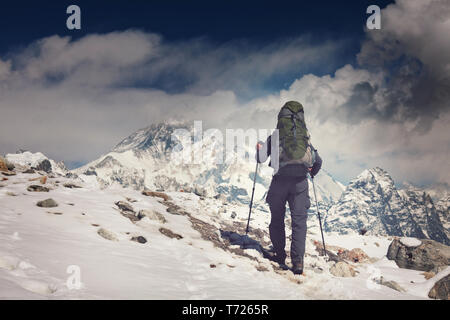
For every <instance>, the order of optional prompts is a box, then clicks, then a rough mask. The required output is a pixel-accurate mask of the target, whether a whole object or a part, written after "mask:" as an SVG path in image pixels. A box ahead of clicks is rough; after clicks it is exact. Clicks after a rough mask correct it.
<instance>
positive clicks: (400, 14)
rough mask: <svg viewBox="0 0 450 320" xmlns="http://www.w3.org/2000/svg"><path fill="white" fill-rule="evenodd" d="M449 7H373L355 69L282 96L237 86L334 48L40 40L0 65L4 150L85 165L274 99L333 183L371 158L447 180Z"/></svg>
mask: <svg viewBox="0 0 450 320" xmlns="http://www.w3.org/2000/svg"><path fill="white" fill-rule="evenodd" d="M449 7H450V4H449V3H448V1H438V0H434V1H432V0H420V1H416V0H411V1H410V0H408V1H403V0H401V1H400V0H399V1H397V4H395V5H390V6H388V7H387V8H386V9H384V10H383V11H382V30H376V31H367V39H366V41H365V42H364V44H363V46H362V49H361V53H360V54H359V56H358V59H359V61H360V63H361V66H359V67H352V66H349V65H347V66H344V67H342V68H339V69H338V70H336V72H335V73H334V74H332V75H325V76H321V77H318V76H315V75H312V74H308V75H305V76H302V77H301V78H299V79H297V80H296V81H294V82H293V83H292V84H291V86H290V87H289V88H288V89H287V90H282V91H280V92H278V93H274V94H271V95H265V96H262V97H260V98H256V99H253V100H251V101H247V102H241V101H240V99H238V98H237V95H236V92H237V91H241V92H242V91H244V92H245V90H254V88H255V87H258V86H259V85H260V84H261V83H263V82H264V81H266V80H268V79H270V78H271V77H272V76H274V75H278V74H283V73H287V72H298V73H301V72H300V70H302V69H303V68H304V67H305V66H307V65H308V64H313V65H314V64H316V65H317V64H323V63H327V61H330V60H332V55H333V53H334V52H335V50H337V49H338V48H339V44H333V43H324V44H323V45H320V46H313V47H312V46H309V45H308V44H307V42H305V41H304V40H303V39H291V41H280V42H279V43H275V44H271V45H268V46H265V47H255V46H253V45H249V44H245V43H243V42H232V43H227V44H223V45H219V46H217V45H213V44H211V43H209V42H208V41H206V40H204V39H193V40H191V41H186V42H176V43H169V42H165V41H164V39H162V38H161V37H159V36H157V35H154V34H148V33H144V32H141V31H133V30H130V31H125V32H114V33H110V34H106V35H90V36H86V37H84V38H82V39H79V40H77V41H72V40H71V39H70V38H61V37H58V36H53V37H50V38H46V39H42V40H40V41H37V42H35V43H33V44H31V45H30V47H29V48H27V49H26V50H24V51H22V52H19V53H18V54H15V55H12V56H11V57H10V58H9V60H7V61H2V60H0V108H1V110H0V114H1V117H0V152H3V153H6V152H14V151H15V150H16V149H18V148H30V149H32V150H36V151H42V152H44V153H47V154H48V155H49V156H51V157H53V158H56V159H58V160H59V159H62V160H69V161H88V160H92V159H94V158H96V157H98V156H99V155H100V154H101V153H104V152H107V151H108V150H109V149H110V148H111V147H112V146H114V145H115V144H116V143H117V142H118V141H120V140H121V139H122V138H124V137H125V136H127V135H128V134H130V133H132V132H134V131H135V130H137V129H138V128H142V127H145V126H147V125H149V124H151V123H155V122H159V121H162V120H166V119H169V118H177V119H186V120H192V121H193V120H204V124H205V125H204V127H217V128H249V127H254V128H273V127H275V125H276V115H277V112H278V111H279V109H280V107H281V106H282V105H283V104H284V103H285V102H286V101H288V100H298V101H300V102H302V103H303V104H304V106H305V115H306V120H307V123H308V127H309V129H310V131H311V134H312V139H313V142H314V144H315V146H316V147H317V148H318V149H319V151H320V153H321V155H322V157H323V158H324V164H325V168H326V169H328V171H330V172H332V173H334V174H335V175H336V176H337V177H338V178H341V179H343V180H344V181H345V180H348V179H350V178H353V177H354V176H355V175H357V174H359V173H360V172H361V171H362V170H363V169H365V168H367V167H373V166H381V167H383V168H385V169H387V170H388V171H389V172H390V173H392V175H393V176H394V179H395V180H396V181H398V182H402V181H405V180H407V181H411V182H414V183H424V182H430V181H441V182H447V183H450V176H449V172H450V165H449V162H448V160H447V159H448V158H449V156H450V134H449V131H448V129H447V128H448V125H447V124H448V121H449V120H450V114H449V104H448V101H450V99H447V97H448V94H449V92H450V90H448V91H445V89H446V88H447V87H446V86H447V85H448V83H449V81H448V80H449V79H450V77H449V74H450V67H449V65H450V64H449V59H450V58H449V57H450V44H449V41H450V38H449V37H448V34H450V29H449V28H450V24H449V21H450V13H449ZM424 8H426V10H425V9H424ZM399 57H403V58H402V59H401V61H400V63H399V64H398V66H397V68H396V69H392V68H390V67H389V66H388V65H389V63H390V62H391V61H392V59H393V58H395V59H397V58H399ZM387 76H389V81H387V79H388V78H387ZM156 84H162V87H164V88H166V90H165V91H164V90H161V89H159V90H158V89H154V87H155V85H156ZM152 87H153V89H152ZM449 88H450V87H449ZM446 99H447V100H446ZM424 102H426V103H424ZM418 128H422V130H418Z"/></svg>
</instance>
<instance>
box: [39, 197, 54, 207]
mask: <svg viewBox="0 0 450 320" xmlns="http://www.w3.org/2000/svg"><path fill="white" fill-rule="evenodd" d="M36 205H37V206H38V207H42V208H54V207H57V206H58V203H57V202H56V201H55V200H53V199H51V198H49V199H45V200H42V201H39V202H38V203H37V204H36Z"/></svg>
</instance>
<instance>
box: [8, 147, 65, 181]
mask: <svg viewBox="0 0 450 320" xmlns="http://www.w3.org/2000/svg"><path fill="white" fill-rule="evenodd" d="M5 159H6V160H8V161H9V162H11V163H12V164H14V165H16V166H22V167H33V168H36V167H39V165H40V164H42V163H43V162H44V161H48V163H49V166H48V168H45V170H49V171H52V172H55V173H59V174H62V175H64V174H66V172H67V168H66V166H65V165H64V163H63V162H62V161H60V162H56V161H54V160H52V159H49V158H47V156H45V155H44V154H43V153H42V152H35V153H32V152H30V151H22V150H21V151H18V152H16V153H9V154H7V155H6V156H5Z"/></svg>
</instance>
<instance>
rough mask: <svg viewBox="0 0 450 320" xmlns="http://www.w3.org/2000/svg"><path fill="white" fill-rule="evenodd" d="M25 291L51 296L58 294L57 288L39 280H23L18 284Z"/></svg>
mask: <svg viewBox="0 0 450 320" xmlns="http://www.w3.org/2000/svg"><path fill="white" fill-rule="evenodd" d="M18 284H19V285H20V286H21V287H22V288H24V289H25V290H28V291H31V292H33V293H37V294H41V295H50V294H53V293H55V292H56V286H55V285H52V284H48V283H45V282H43V281H37V280H23V281H19V283H18Z"/></svg>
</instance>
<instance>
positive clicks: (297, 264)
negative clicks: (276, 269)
mask: <svg viewBox="0 0 450 320" xmlns="http://www.w3.org/2000/svg"><path fill="white" fill-rule="evenodd" d="M292 272H293V273H294V274H302V273H303V260H302V261H293V262H292Z"/></svg>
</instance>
